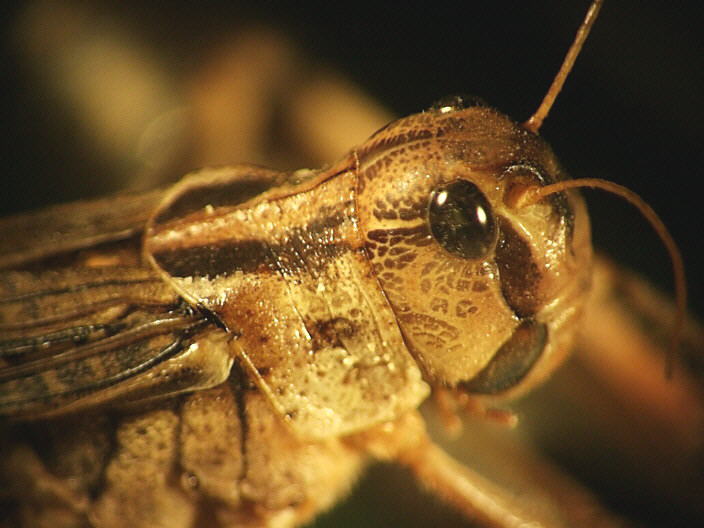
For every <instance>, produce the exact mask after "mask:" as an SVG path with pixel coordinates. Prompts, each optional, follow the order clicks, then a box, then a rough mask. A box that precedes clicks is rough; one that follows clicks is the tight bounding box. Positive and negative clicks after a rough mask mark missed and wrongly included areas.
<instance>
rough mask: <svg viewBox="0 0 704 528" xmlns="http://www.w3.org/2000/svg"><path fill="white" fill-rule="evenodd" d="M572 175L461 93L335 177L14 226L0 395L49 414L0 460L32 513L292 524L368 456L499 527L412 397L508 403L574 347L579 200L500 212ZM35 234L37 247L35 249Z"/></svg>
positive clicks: (581, 270) (77, 211)
mask: <svg viewBox="0 0 704 528" xmlns="http://www.w3.org/2000/svg"><path fill="white" fill-rule="evenodd" d="M561 178H563V174H562V172H561V170H560V169H559V166H558V165H557V163H556V162H555V160H554V157H553V156H552V154H551V152H550V151H549V149H548V148H547V147H546V145H545V144H544V143H543V142H542V141H541V140H540V139H539V138H537V137H536V136H535V135H534V134H533V133H531V132H529V131H527V130H526V129H524V128H523V127H521V126H520V125H516V124H515V123H513V122H511V121H510V120H508V119H506V118H504V117H503V116H501V115H500V114H498V113H496V112H495V111H493V110H491V109H489V108H486V107H482V106H470V107H469V108H462V107H461V106H459V105H458V104H454V103H453V104H447V105H445V106H439V107H437V108H435V109H434V110H432V111H429V112H427V113H424V114H420V115H418V116H412V117H410V118H407V119H405V120H400V121H398V122H395V123H393V124H392V125H390V126H389V127H388V128H386V129H385V130H382V131H380V132H379V133H378V134H376V135H375V136H374V137H373V138H372V139H370V141H369V142H368V143H366V144H364V145H362V146H360V147H359V148H357V149H354V150H353V151H352V152H351V153H350V155H349V156H347V157H345V158H344V159H343V160H342V161H341V162H339V163H337V164H336V165H334V166H333V167H332V168H331V169H328V170H323V171H317V172H310V171H309V172H299V173H295V174H292V175H290V174H283V173H278V172H273V171H266V170H262V169H256V168H252V167H235V168H233V169H222V170H215V171H206V172H203V173H200V174H196V175H192V176H190V177H189V178H187V179H185V180H183V181H182V182H181V183H179V184H178V185H176V186H175V187H174V188H172V189H170V190H168V191H166V192H156V193H149V194H144V195H139V196H136V197H124V198H123V199H122V201H118V202H116V201H109V202H93V203H92V204H83V205H82V206H80V208H76V207H75V206H68V208H57V209H54V210H51V211H49V212H47V213H43V214H42V213H40V214H38V215H36V216H24V217H20V219H19V221H15V222H13V221H12V220H9V221H7V222H6V223H5V224H3V227H5V228H6V230H7V231H6V232H7V233H8V236H7V237H6V238H5V242H4V244H5V246H3V247H7V248H8V251H7V252H6V257H5V258H6V260H5V264H6V266H7V267H9V268H13V269H15V270H22V269H23V268H24V270H25V271H9V272H6V273H4V274H3V281H4V282H3V284H4V286H3V288H4V289H3V305H2V306H3V308H2V309H3V312H2V313H3V316H4V319H3V323H2V324H4V325H5V327H4V328H3V341H4V343H3V361H4V364H3V367H4V368H3V370H2V374H0V376H1V377H0V379H1V380H2V381H0V383H2V396H0V397H1V398H2V400H0V405H3V412H4V414H6V415H9V416H16V417H18V418H20V419H22V418H37V419H42V420H40V421H37V422H35V423H32V424H30V425H27V426H26V427H25V426H13V427H17V430H18V431H19V430H21V429H22V428H23V427H24V428H25V429H26V430H25V431H23V432H24V433H25V434H26V435H27V438H28V440H27V443H25V444H22V443H18V444H14V443H13V444H10V447H9V448H8V449H11V450H12V451H11V453H12V456H11V457H8V462H7V463H6V465H5V466H3V467H4V471H5V473H4V475H5V476H9V477H10V478H8V479H7V482H8V489H9V490H10V492H11V493H14V494H16V496H21V499H22V501H24V506H23V509H22V512H21V514H22V515H23V516H24V518H25V519H26V521H27V523H31V522H36V523H37V524H40V523H42V522H43V523H49V524H52V523H53V524H54V525H55V524H56V523H57V519H67V521H66V522H90V523H93V524H95V525H98V526H101V525H104V526H109V525H111V524H112V525H129V526H135V525H139V524H140V523H141V524H142V525H144V526H159V525H168V526H188V525H194V524H195V525H205V524H206V522H210V523H211V524H215V525H217V523H220V524H221V525H257V524H262V523H269V524H276V523H278V524H279V525H285V524H295V523H300V522H303V521H305V520H306V519H308V518H310V517H311V516H313V515H314V514H315V513H317V512H318V511H319V510H321V509H323V508H325V507H326V506H328V505H329V504H331V503H332V502H333V501H334V500H335V499H336V498H337V497H338V496H339V495H340V494H341V493H343V492H344V491H345V489H346V488H347V487H348V486H349V482H350V481H351V479H352V478H353V477H354V475H355V474H356V473H357V471H358V470H359V467H360V464H362V463H363V461H364V459H365V458H366V457H367V456H368V454H372V455H374V456H376V457H379V458H390V459H397V460H399V461H400V462H403V463H405V464H407V465H409V466H410V467H412V468H413V469H414V470H415V471H416V473H417V474H418V475H419V476H420V477H421V478H422V479H423V480H424V481H425V482H426V484H428V485H429V486H430V487H434V488H435V489H436V490H437V491H438V492H439V493H440V494H441V495H442V496H444V497H445V498H447V499H448V500H450V501H451V502H454V503H455V504H456V505H458V506H459V507H460V508H462V509H463V510H465V511H467V512H469V513H473V514H475V515H478V517H479V518H480V519H483V520H484V521H485V522H487V523H495V524H504V525H510V524H511V523H512V522H514V520H513V517H515V518H516V519H524V520H525V519H532V517H531V513H524V512H521V511H520V509H512V508H508V507H506V504H505V503H504V502H503V497H502V496H501V493H500V492H497V493H495V494H493V495H492V494H487V491H489V490H491V487H490V486H485V487H482V484H481V480H477V479H474V478H473V477H472V475H471V473H469V472H467V471H465V470H461V469H459V468H458V467H457V466H455V465H454V464H453V463H452V462H451V461H450V460H449V459H447V458H446V456H445V455H444V454H442V453H441V452H440V451H438V450H437V448H435V447H434V446H433V445H432V444H430V443H429V440H428V439H427V437H426V436H425V434H424V432H423V427H422V423H421V421H420V420H419V418H418V415H417V414H416V411H415V407H416V406H417V405H418V403H419V402H420V401H421V400H422V399H423V398H424V397H425V396H426V395H427V392H428V385H431V386H432V387H433V388H438V389H439V388H441V387H443V386H449V387H461V388H463V389H464V390H467V391H469V392H471V393H475V394H490V395H491V394H495V393H496V394H501V395H502V396H503V395H507V394H511V393H512V392H518V391H520V390H522V389H524V388H526V387H528V386H529V385H531V384H534V383H535V382H537V381H538V380H539V379H540V378H542V377H543V376H544V375H546V374H547V373H548V371H549V370H551V369H552V368H554V366H555V365H556V364H557V363H558V362H559V359H560V358H561V356H562V355H564V353H565V352H566V351H567V350H568V345H569V341H570V340H571V337H572V331H573V330H574V327H575V326H576V325H575V324H574V321H573V320H572V317H576V315H577V313H578V312H579V311H580V309H581V303H582V302H583V299H584V295H583V294H584V291H585V289H586V287H587V283H588V281H589V256H590V247H589V242H588V228H587V225H586V216H585V212H584V210H583V206H582V204H581V201H580V200H579V199H578V198H577V197H576V196H575V195H574V194H572V193H569V194H564V195H556V196H553V197H552V198H551V199H548V200H546V201H545V202H544V203H541V204H536V205H532V206H529V207H526V208H524V207H516V206H514V205H512V202H511V201H510V200H509V201H507V200H506V199H505V198H506V196H507V193H506V191H508V190H509V189H510V188H512V187H513V186H515V185H516V184H517V183H520V184H529V185H535V184H540V185H543V184H545V183H549V182H551V181H553V180H559V179H561ZM107 208H109V211H108V214H107V215H106V214H105V211H106V209H107ZM468 209H469V210H471V211H474V216H472V215H469V216H465V217H464V218H463V215H464V212H465V211H466V210H468ZM113 211H119V212H120V215H114V214H112V212H113ZM458 217H459V218H458ZM61 222H63V224H62V223H61ZM465 222H466V223H467V225H468V227H467V228H466V229H463V230H459V231H458V230H457V229H456V226H457V225H458V224H460V223H465ZM40 224H42V225H45V226H48V227H47V229H44V230H41V232H43V233H47V239H46V240H41V239H37V238H36V236H35V237H34V238H33V239H30V238H29V237H28V236H27V235H24V234H23V231H22V229H23V228H24V229H30V230H34V229H36V228H37V227H38V225H40ZM145 226H146V228H145ZM472 226H473V227H472ZM142 233H144V235H143V236H144V238H143V246H142V248H140V247H139V242H140V241H141V240H142V238H141V237H142ZM467 234H471V235H472V236H471V237H468V236H466V235H467ZM25 240H26V241H27V242H28V244H26V245H24V246H23V245H22V243H23V241H25ZM123 240H126V241H127V242H123ZM140 250H141V251H143V253H142V254H141V256H140ZM35 263H37V264H40V265H41V267H39V268H37V267H36V265H35ZM33 268H34V269H33ZM51 268H53V269H51ZM36 269H39V270H40V271H36ZM184 301H185V302H184ZM171 395H174V396H173V397H170V398H166V397H167V396H171ZM165 398H166V399H165ZM44 418H47V419H48V420H46V421H44V420H43V419H44ZM47 424H51V425H50V426H49V425H47ZM78 425H80V428H79V427H78ZM74 427H75V428H76V429H75V432H74V430H73V429H69V428H74ZM48 428H53V429H54V430H53V432H52V433H51V435H52V436H51V437H50V438H44V433H45V431H47V430H48ZM56 428H60V429H63V430H59V431H56V430H55V429H56ZM18 434H19V433H18ZM28 446H32V447H35V448H39V449H45V451H44V452H45V453H48V452H50V451H52V452H56V453H57V456H56V457H55V458H54V459H53V460H51V462H49V463H47V462H46V460H45V459H44V457H43V456H42V455H40V458H37V456H36V455H35V454H33V453H32V452H31V451H30V450H29V449H28ZM8 452H10V451H8ZM79 470H80V471H79ZM36 484H41V486H37V485H36ZM468 485H471V486H473V487H470V489H469V491H468V488H467V486H468ZM477 491H478V492H481V493H478V492H477ZM484 498H488V499H490V500H491V503H489V502H487V501H484V500H483V499H484ZM509 514H510V515H509ZM536 515H539V513H536ZM75 519H78V520H79V521H75Z"/></svg>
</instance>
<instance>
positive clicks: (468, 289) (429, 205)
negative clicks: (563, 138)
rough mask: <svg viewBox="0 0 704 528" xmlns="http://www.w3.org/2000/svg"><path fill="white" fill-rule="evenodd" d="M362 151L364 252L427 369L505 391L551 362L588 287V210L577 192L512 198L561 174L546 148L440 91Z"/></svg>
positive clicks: (568, 337) (454, 381) (430, 375)
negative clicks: (429, 104)
mask: <svg viewBox="0 0 704 528" xmlns="http://www.w3.org/2000/svg"><path fill="white" fill-rule="evenodd" d="M356 156H357V159H358V183H357V209H358V214H359V223H360V228H361V229H362V231H363V233H364V237H365V246H366V249H367V253H368V255H369V258H370V259H371V261H372V263H373V269H374V272H375V274H376V276H377V278H378V280H379V283H380V284H381V287H382V288H383V290H384V292H385V294H386V296H387V298H388V301H389V303H390V305H391V308H392V310H393V311H394V313H395V315H396V319H397V321H398V324H399V326H400V328H401V331H402V333H403V336H404V339H405V341H406V343H407V345H408V348H409V350H410V352H411V353H412V354H413V355H414V357H415V358H416V360H417V361H418V362H419V364H420V365H421V367H422V368H423V370H424V372H425V375H426V378H427V379H428V381H430V382H431V383H439V384H443V385H446V386H450V387H460V388H464V389H466V390H468V391H469V392H473V393H481V394H502V395H504V394H514V393H516V392H521V391H522V390H523V389H524V388H526V387H529V386H531V385H533V384H534V383H535V382H537V381H539V380H540V379H542V378H543V377H545V376H546V375H547V374H548V373H549V372H550V371H551V370H553V369H554V368H555V366H556V365H558V364H559V363H560V361H561V360H562V359H563V358H564V357H565V355H566V353H567V351H568V350H569V347H570V345H571V342H572V341H573V336H574V334H575V330H576V328H577V325H576V321H577V319H578V316H579V314H580V312H581V309H582V305H583V302H584V298H585V293H586V290H587V289H588V287H589V281H590V271H591V269H590V266H591V256H592V251H591V242H590V231H589V220H588V217H587V212H586V209H585V207H584V204H583V202H582V199H581V198H580V196H579V195H578V194H577V193H576V192H574V191H567V192H561V193H557V194H554V195H552V196H550V197H549V198H548V199H546V200H543V201H541V202H540V203H537V204H535V205H530V206H528V207H520V208H519V207H514V206H513V205H512V202H511V200H509V199H508V198H507V197H508V196H509V195H510V192H511V190H512V189H513V188H515V187H516V186H517V185H540V186H543V185H548V184H550V183H553V182H556V181H560V180H563V179H565V178H566V175H565V173H564V172H563V170H562V169H561V167H560V165H559V164H558V162H557V160H556V158H555V156H554V154H553V153H552V151H551V149H550V147H549V146H548V145H547V144H546V143H545V142H544V141H543V140H542V139H541V138H540V137H539V136H537V135H536V134H535V133H533V132H530V131H529V130H527V129H526V128H525V127H524V126H522V125H520V124H517V123H515V122H513V121H511V120H510V119H508V118H507V117H505V116H503V115H502V114H500V113H498V112H497V111H495V110H493V109H491V108H488V107H485V106H470V107H464V106H462V105H455V104H448V105H445V106H438V107H435V108H434V109H432V110H430V111H428V112H425V113H422V114H417V115H414V116H410V117H408V118H405V119H401V120H399V121H396V122H394V123H392V124H391V125H389V126H387V127H386V128H384V129H382V130H380V131H379V132H377V133H376V134H375V135H374V136H372V138H370V140H369V141H368V142H367V143H365V144H364V145H362V146H361V147H360V148H359V149H358V150H357V151H356Z"/></svg>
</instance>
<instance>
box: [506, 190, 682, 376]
mask: <svg viewBox="0 0 704 528" xmlns="http://www.w3.org/2000/svg"><path fill="white" fill-rule="evenodd" d="M577 187H590V188H592V189H601V190H604V191H607V192H610V193H612V194H615V195H617V196H619V197H621V198H623V199H624V200H626V201H627V202H629V203H630V204H632V205H634V206H635V207H636V208H637V209H638V210H639V211H640V213H641V214H642V215H643V216H644V217H645V219H646V220H647V221H648V222H649V223H650V225H651V226H652V227H653V229H654V230H655V232H656V233H657V234H658V236H659V237H660V240H662V243H663V244H664V245H665V247H666V248H667V252H668V253H669V254H670V260H671V262H672V274H673V276H674V279H675V297H676V300H677V313H676V315H675V322H674V325H673V329H672V338H671V344H670V349H669V351H668V355H667V363H666V370H665V372H666V375H667V377H668V378H669V377H671V376H672V370H673V364H674V357H675V354H676V352H677V348H678V346H679V343H680V338H681V336H682V331H683V328H684V321H685V317H686V315H687V279H686V276H685V271H684V260H683V259H682V253H681V252H680V249H679V247H678V246H677V243H676V242H675V240H674V238H673V237H672V235H671V234H670V232H669V231H668V229H667V227H666V226H665V223H664V222H663V221H662V220H661V219H660V217H659V216H658V215H657V213H656V212H655V211H654V210H653V208H652V207H651V206H650V205H648V203H647V202H646V201H645V200H643V198H641V197H640V196H638V195H637V194H636V193H634V192H633V191H631V190H630V189H628V188H627V187H624V186H622V185H619V184H617V183H614V182H610V181H608V180H602V179H599V178H577V179H575V180H564V181H560V182H557V183H553V184H550V185H546V186H544V187H540V186H537V185H522V184H516V185H514V186H513V187H511V188H510V189H509V192H508V194H507V195H506V198H505V202H506V204H507V205H508V206H509V207H512V208H521V207H526V206H529V205H534V204H536V203H538V202H539V201H540V200H542V199H543V198H545V197H546V196H549V195H551V194H554V193H557V192H562V191H565V190H567V189H574V188H577Z"/></svg>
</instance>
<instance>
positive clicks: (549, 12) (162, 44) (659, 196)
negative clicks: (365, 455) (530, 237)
mask: <svg viewBox="0 0 704 528" xmlns="http://www.w3.org/2000/svg"><path fill="white" fill-rule="evenodd" d="M292 4H293V3H291V4H289V3H270V2H257V3H256V5H245V6H238V7H233V6H232V3H231V2H226V1H221V2H203V3H199V4H197V6H196V5H195V4H192V3H190V2H172V3H169V4H164V3H158V4H157V3H154V4H147V5H141V4H136V3H134V4H130V3H127V4H124V3H119V4H118V3H115V5H114V10H115V13H116V16H119V17H123V18H124V19H125V20H128V21H129V23H130V24H133V25H134V26H135V27H136V28H138V30H139V31H140V32H141V34H142V35H144V39H145V41H146V42H148V43H149V45H151V46H153V47H154V48H156V49H159V50H161V52H162V53H163V54H164V56H165V57H167V60H174V61H176V60H182V61H185V62H186V63H188V62H189V61H190V62H192V61H196V60H198V54H199V50H198V48H199V43H201V42H207V41H209V40H210V39H212V38H213V35H218V34H222V33H225V32H227V31H229V30H230V29H231V27H232V25H233V24H234V20H235V18H236V19H237V20H240V19H241V17H242V13H243V12H244V13H246V14H247V17H249V18H251V19H253V20H256V21H261V22H265V23H267V24H272V25H274V26H275V27H278V28H280V29H282V30H283V31H284V32H285V33H287V34H288V35H290V36H291V37H292V38H293V39H294V40H295V41H296V42H297V43H298V45H299V46H301V47H302V48H303V49H304V51H306V52H307V53H308V54H309V55H310V56H312V57H314V58H316V59H319V60H321V61H323V62H324V63H327V64H329V65H332V66H334V67H335V68H338V69H340V70H342V71H343V72H345V73H346V74H347V75H349V76H350V77H351V78H352V79H353V80H355V81H357V82H358V83H359V84H360V85H361V86H363V87H364V88H365V89H366V90H367V91H369V92H370V93H371V94H372V95H373V96H374V97H375V98H377V99H378V100H380V101H381V102H382V103H383V104H385V105H386V106H388V107H389V108H390V109H392V110H393V111H394V112H395V113H396V114H398V115H403V114H408V113H412V112H416V111H419V110H422V109H423V108H425V107H427V106H429V105H430V104H431V103H432V102H433V101H434V100H436V99H438V98H440V97H442V96H445V95H448V94H456V93H469V94H474V95H479V96H481V97H483V98H484V99H485V100H487V101H488V102H489V103H490V104H492V105H493V106H496V107H497V108H499V109H501V110H502V111H504V112H506V113H507V114H509V115H511V116H513V117H515V118H516V119H518V120H524V119H526V118H527V117H528V116H529V115H530V114H531V113H532V112H533V111H534V110H535V108H537V105H538V104H539V103H540V101H541V99H542V97H543V95H544V93H545V91H546V90H547V87H548V86H549V84H550V82H551V80H552V78H553V76H554V74H555V72H556V71H557V69H558V67H559V65H560V63H561V61H562V58H563V56H564V54H565V52H566V50H567V48H568V46H569V44H570V43H571V41H572V38H573V36H574V33H575V31H576V29H577V27H578V25H579V23H580V22H581V20H582V18H583V16H584V13H585V12H586V8H587V2H581V1H580V2H565V1H564V0H551V1H543V2H525V1H522V2H503V1H496V2H464V3H462V4H457V5H455V4H447V3H442V2H431V3H427V4H426V5H425V6H420V5H416V4H413V5H403V6H402V7H398V6H397V5H392V4H388V5H387V4H382V3H379V5H377V6H375V7H369V6H367V5H365V6H362V5H360V4H357V3H355V2H327V3H296V4H297V5H296V7H294V6H293V5H292ZM167 5H168V7H166V6H167ZM399 5H400V4H399ZM24 6H25V3H15V4H14V5H12V4H10V7H9V8H7V9H8V11H7V15H6V16H5V17H3V23H4V24H5V28H4V29H6V30H7V31H5V32H4V37H6V38H4V40H3V50H2V51H3V60H2V70H3V71H2V75H1V78H2V79H3V81H4V83H6V86H5V89H4V91H3V94H2V101H3V106H5V107H6V112H5V113H4V114H5V116H6V117H5V118H4V120H3V121H4V123H3V130H4V132H5V138H4V141H3V146H4V151H3V155H2V162H3V171H4V174H3V176H2V190H1V191H0V212H2V213H9V212H18V211H22V210H25V209H27V208H30V207H37V206H41V205H46V204H48V203H52V202H56V201H62V200H68V199H75V198H78V197H80V196H89V195H94V194H96V193H97V192H99V190H100V188H99V186H96V185H94V184H86V185H77V184H76V183H75V182H76V180H77V179H78V180H79V181H80V179H81V176H80V175H83V174H84V175H86V180H87V181H90V180H91V176H92V175H95V174H99V173H100V171H101V170H103V169H104V165H103V164H102V163H103V162H102V161H101V160H100V159H96V158H95V157H94V156H92V155H91V153H90V152H85V151H84V150H82V148H81V144H80V141H81V140H80V138H77V137H74V136H72V135H71V134H70V133H67V131H69V130H70V126H69V125H70V122H71V116H70V115H69V116H67V115H65V113H64V112H62V111H60V110H58V109H56V108H54V107H53V106H52V103H51V101H47V100H42V99H37V98H36V97H34V96H33V95H32V94H31V90H28V87H30V86H31V83H32V77H31V75H28V72H27V71H26V68H25V67H24V65H23V63H22V59H21V56H20V55H18V53H17V52H16V50H15V49H14V48H13V46H12V40H11V39H10V38H9V36H8V35H9V34H10V32H11V30H12V25H13V22H14V20H15V18H14V17H15V15H16V13H17V12H18V11H19V10H21V9H22V8H23V7H24ZM703 22H704V19H703V18H702V15H701V13H700V12H699V10H698V9H697V4H695V3H694V2H638V1H636V0H614V1H607V2H606V5H605V7H604V9H603V10H602V13H601V16H600V19H599V20H598V22H597V24H596V26H595V28H594V31H593V32H592V35H591V37H590V39H589V41H588V42H587V45H586V48H585V50H584V51H583V53H582V55H581V57H580V58H579V60H578V61H577V64H576V68H575V70H574V71H573V73H572V74H571V77H570V79H569V81H568V83H567V85H566V88H565V89H564V91H563V93H562V94H561V96H560V97H559V98H558V100H557V103H556V106H555V107H554V108H553V111H552V113H551V115H550V116H549V118H548V120H547V121H546V123H545V125H544V127H543V128H542V131H541V133H542V134H543V135H544V136H545V137H546V138H547V139H548V141H549V142H550V143H551V144H552V145H553V147H554V149H555V151H556V152H557V153H558V156H559V157H560V159H561V160H562V162H563V164H564V165H565V166H566V167H567V168H568V170H569V171H570V172H571V174H572V175H573V176H574V177H600V178H606V179H609V180H613V181H615V182H617V183H620V184H622V185H626V186H628V187H630V188H631V189H633V190H634V191H636V192H638V193H639V194H641V195H642V196H643V197H644V198H645V199H646V200H647V201H649V202H650V204H651V205H652V206H653V208H654V209H655V210H656V211H658V212H659V214H660V215H661V216H662V218H663V220H664V221H665V223H666V224H667V225H668V226H669V228H670V229H671V231H672V233H673V235H674V237H675V239H676V240H677V241H678V242H679V244H680V246H681V248H682V251H683V253H684V259H685V263H686V266H687V271H688V276H689V281H690V289H689V291H690V295H691V306H692V308H693V311H694V312H696V313H698V314H699V315H701V314H702V313H704V281H702V279H701V271H702V269H703V265H704V251H702V242H701V238H702V233H703V232H704V222H703V221H702V220H703V215H702V209H703V208H702V205H701V204H700V199H699V196H700V192H699V191H697V190H696V186H697V184H698V183H699V181H700V180H701V179H702V176H703V174H702V168H703V167H704V156H702V146H701V142H702V139H703V137H702V136H703V135H702V132H701V131H702V123H703V122H704V110H703V109H702V104H701V99H702V95H703V94H704V64H703V59H702V57H704V46H703V45H702V39H703V32H702V27H704V24H703ZM186 67H187V66H186ZM232 161H233V162H236V161H238V160H232ZM66 182H72V183H66ZM587 194H588V202H589V205H590V210H591V214H592V221H593V225H594V239H595V244H596V245H597V246H598V247H599V248H602V249H603V250H604V251H606V252H607V253H609V254H611V255H612V256H613V257H614V258H616V259H617V260H619V261H621V262H623V263H625V264H626V265H628V266H630V267H631V268H633V269H636V270H638V271H640V272H641V273H643V274H644V275H646V276H647V277H649V278H650V279H651V280H652V281H654V282H655V283H657V284H659V285H660V286H661V287H662V288H664V289H668V288H671V278H670V277H671V275H670V266H669V262H668V259H667V254H666V253H665V251H664V249H663V248H662V247H661V245H660V243H659V242H658V240H657V238H656V237H655V235H654V234H652V232H651V230H650V228H649V227H648V226H647V224H646V223H645V221H644V220H642V219H641V218H639V217H638V215H637V214H636V213H634V212H633V211H632V209H631V207H630V206H629V205H627V204H625V203H623V202H621V201H620V200H618V199H615V198H612V197H609V196H607V195H604V194H603V193H600V192H594V191H592V192H588V193H587ZM377 471H379V470H377ZM403 480H404V478H403V476H402V477H401V478H400V480H398V481H397V482H403ZM406 480H407V479H406ZM362 493H365V492H362ZM366 493H367V495H366V496H365V497H366V500H371V501H376V502H377V504H378V507H379V508H381V509H382V511H383V508H384V506H383V505H384V501H385V500H386V499H384V498H383V497H379V496H378V495H376V493H377V492H372V493H369V492H366ZM393 503H394V499H392V498H389V508H390V510H389V511H394V510H395V509H396V507H395V506H394V505H393ZM353 504H357V503H353ZM355 507H356V506H352V507H351V508H355ZM626 507H627V506H626ZM377 515H379V514H377ZM428 515H429V516H430V518H432V515H433V512H432V511H430V512H428ZM377 518H378V517H377ZM333 522H334V521H333ZM395 522H404V523H408V522H409V521H408V519H406V520H403V521H400V520H396V519H395V518H394V517H388V518H386V520H385V521H382V524H379V526H382V525H391V524H394V523H395ZM427 522H429V521H427V520H426V521H424V520H423V519H417V523H418V524H417V525H418V526H423V525H425V524H427ZM333 525H334V524H333Z"/></svg>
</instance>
